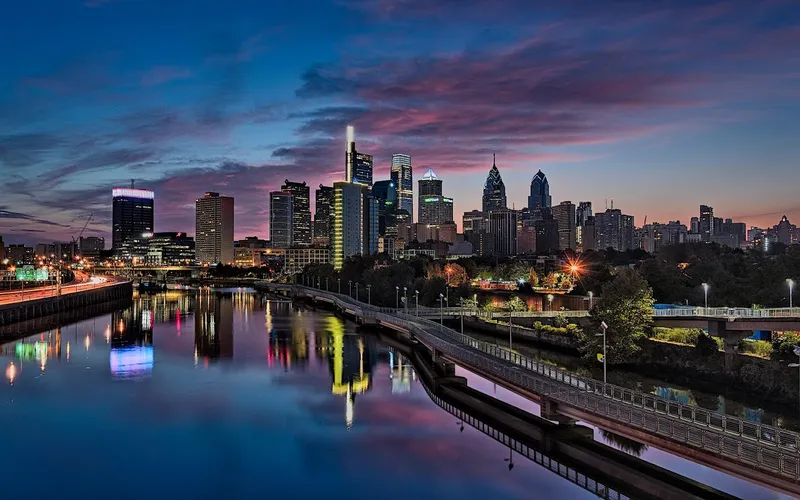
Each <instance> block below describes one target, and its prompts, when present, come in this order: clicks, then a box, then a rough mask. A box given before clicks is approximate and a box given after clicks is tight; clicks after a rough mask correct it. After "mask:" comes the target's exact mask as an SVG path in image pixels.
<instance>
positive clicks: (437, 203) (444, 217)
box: [417, 168, 453, 225]
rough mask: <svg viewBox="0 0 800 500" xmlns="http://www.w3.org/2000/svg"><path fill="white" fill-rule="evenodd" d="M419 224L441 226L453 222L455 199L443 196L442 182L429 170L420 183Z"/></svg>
mask: <svg viewBox="0 0 800 500" xmlns="http://www.w3.org/2000/svg"><path fill="white" fill-rule="evenodd" d="M417 201H418V203H419V212H418V214H419V215H418V216H417V222H419V223H421V224H433V225H439V224H444V223H445V222H451V221H452V220H453V199H452V198H447V197H445V196H442V181H441V179H439V178H438V177H437V176H436V173H435V172H434V171H433V169H430V168H429V169H428V171H427V172H425V175H423V176H422V179H420V181H419V198H418V200H417Z"/></svg>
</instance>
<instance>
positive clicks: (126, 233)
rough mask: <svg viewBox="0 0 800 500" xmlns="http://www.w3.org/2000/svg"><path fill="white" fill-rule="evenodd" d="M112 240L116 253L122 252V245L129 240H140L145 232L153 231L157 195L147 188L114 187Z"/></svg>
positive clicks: (112, 193)
mask: <svg viewBox="0 0 800 500" xmlns="http://www.w3.org/2000/svg"><path fill="white" fill-rule="evenodd" d="M111 195H112V198H113V201H112V203H113V208H112V212H113V213H112V226H111V241H112V243H111V244H112V249H113V250H114V253H115V254H118V255H119V254H120V253H121V252H122V246H123V244H124V243H127V242H129V240H132V239H137V240H140V239H141V238H142V235H143V234H149V233H152V232H153V208H154V207H153V205H154V201H155V196H154V194H153V192H152V191H150V190H147V189H136V188H134V187H133V183H131V187H130V188H114V189H113V190H112V191H111Z"/></svg>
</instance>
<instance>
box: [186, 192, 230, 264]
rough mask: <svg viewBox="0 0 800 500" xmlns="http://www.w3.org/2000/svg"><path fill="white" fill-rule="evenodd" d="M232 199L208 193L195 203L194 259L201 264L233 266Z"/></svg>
mask: <svg viewBox="0 0 800 500" xmlns="http://www.w3.org/2000/svg"><path fill="white" fill-rule="evenodd" d="M233 229H234V228H233V198H232V197H230V196H220V195H219V193H213V192H208V193H206V194H205V195H204V196H203V197H202V198H198V199H197V201H196V202H195V255H196V258H197V261H198V262H200V263H201V264H233V261H234V259H233Z"/></svg>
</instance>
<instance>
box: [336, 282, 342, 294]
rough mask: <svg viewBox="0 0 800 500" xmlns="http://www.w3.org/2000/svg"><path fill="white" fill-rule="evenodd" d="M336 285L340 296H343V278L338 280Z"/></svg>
mask: <svg viewBox="0 0 800 500" xmlns="http://www.w3.org/2000/svg"><path fill="white" fill-rule="evenodd" d="M336 284H337V285H338V287H339V295H341V294H342V278H336Z"/></svg>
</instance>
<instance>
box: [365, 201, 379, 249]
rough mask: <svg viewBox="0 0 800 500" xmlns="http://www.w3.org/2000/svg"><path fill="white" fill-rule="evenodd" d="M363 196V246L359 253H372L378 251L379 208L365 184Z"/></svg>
mask: <svg viewBox="0 0 800 500" xmlns="http://www.w3.org/2000/svg"><path fill="white" fill-rule="evenodd" d="M361 196H362V197H363V198H364V213H363V215H362V221H363V225H364V234H363V236H362V238H363V247H362V250H361V255H373V254H376V253H378V239H380V224H379V220H378V219H379V216H380V208H379V202H378V199H377V198H375V197H374V196H373V195H372V190H371V189H370V188H369V187H368V186H365V187H364V189H363V190H362V192H361Z"/></svg>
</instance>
